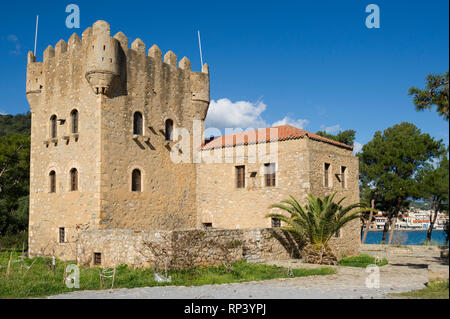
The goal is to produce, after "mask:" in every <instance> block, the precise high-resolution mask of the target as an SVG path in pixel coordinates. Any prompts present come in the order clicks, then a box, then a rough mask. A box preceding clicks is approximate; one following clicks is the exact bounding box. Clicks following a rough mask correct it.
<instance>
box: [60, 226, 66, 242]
mask: <svg viewBox="0 0 450 319" xmlns="http://www.w3.org/2000/svg"><path fill="white" fill-rule="evenodd" d="M59 242H60V243H64V242H66V230H65V229H64V227H60V228H59Z"/></svg>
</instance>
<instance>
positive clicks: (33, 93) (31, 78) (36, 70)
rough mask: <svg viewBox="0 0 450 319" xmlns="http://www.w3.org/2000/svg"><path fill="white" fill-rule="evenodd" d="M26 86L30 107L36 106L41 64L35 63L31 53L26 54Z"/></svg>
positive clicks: (38, 94)
mask: <svg viewBox="0 0 450 319" xmlns="http://www.w3.org/2000/svg"><path fill="white" fill-rule="evenodd" d="M27 62H28V63H27V85H26V94H27V99H28V103H29V104H30V107H31V108H33V106H34V105H36V104H37V101H38V99H39V96H40V94H41V91H42V89H43V86H42V63H39V62H36V57H35V56H34V54H33V52H31V51H30V52H28V56H27Z"/></svg>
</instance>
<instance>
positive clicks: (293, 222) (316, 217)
mask: <svg viewBox="0 0 450 319" xmlns="http://www.w3.org/2000/svg"><path fill="white" fill-rule="evenodd" d="M335 195H336V193H333V194H331V195H328V196H325V197H315V196H313V195H308V204H307V205H306V206H304V207H302V205H300V204H299V203H298V201H297V200H296V199H295V198H294V197H293V196H290V198H291V199H286V200H283V201H282V202H281V203H280V204H273V205H271V206H270V208H279V209H281V210H283V211H286V212H288V213H289V214H290V216H289V217H287V216H285V215H282V214H276V213H271V214H268V215H267V216H266V217H270V218H277V219H279V220H281V221H283V222H284V223H286V224H287V226H285V227H283V228H284V229H285V230H287V231H290V232H291V233H293V234H294V235H296V236H297V237H300V238H301V239H303V240H304V241H306V246H305V247H304V249H303V257H304V259H305V261H306V262H308V263H318V264H337V258H336V255H335V254H334V252H333V251H332V249H331V248H330V246H329V245H328V242H329V241H330V239H331V238H332V236H333V235H335V234H336V232H337V231H339V229H341V228H342V227H343V226H345V225H346V224H347V223H348V222H350V221H352V220H354V219H358V218H360V213H362V212H366V211H371V210H372V209H371V208H369V207H365V205H364V204H362V203H357V204H353V205H349V206H345V207H344V206H342V205H341V203H342V201H343V200H344V199H345V198H342V199H341V200H339V201H338V202H336V203H335V202H334V197H335Z"/></svg>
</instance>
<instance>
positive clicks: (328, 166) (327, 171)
mask: <svg viewBox="0 0 450 319" xmlns="http://www.w3.org/2000/svg"><path fill="white" fill-rule="evenodd" d="M330 171H331V163H327V162H325V163H324V165H323V176H324V178H323V186H324V187H326V188H330V187H331V183H330Z"/></svg>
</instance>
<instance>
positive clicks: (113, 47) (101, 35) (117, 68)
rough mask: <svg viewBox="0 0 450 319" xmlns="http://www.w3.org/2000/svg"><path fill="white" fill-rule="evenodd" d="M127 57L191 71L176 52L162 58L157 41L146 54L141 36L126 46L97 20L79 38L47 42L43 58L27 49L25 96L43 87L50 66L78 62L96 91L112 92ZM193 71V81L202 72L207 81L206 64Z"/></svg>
mask: <svg viewBox="0 0 450 319" xmlns="http://www.w3.org/2000/svg"><path fill="white" fill-rule="evenodd" d="M143 57H145V58H143ZM130 59H133V60H140V61H142V59H144V60H147V61H148V62H146V63H149V64H154V65H160V66H159V67H160V68H166V67H168V68H169V69H170V70H171V72H173V73H176V72H179V70H181V71H182V72H189V73H191V72H192V70H191V63H190V61H189V59H188V58H187V57H183V58H182V59H181V60H180V61H179V62H178V58H177V56H176V55H175V53H173V52H172V51H170V50H169V51H167V53H166V54H165V55H164V58H163V57H162V53H161V50H160V49H159V47H158V46H157V45H153V46H152V47H151V48H150V49H149V50H148V52H147V55H146V45H145V43H144V42H143V41H142V40H141V39H139V38H138V39H136V40H134V41H133V42H132V43H131V47H129V45H128V38H127V37H126V36H125V35H124V34H123V33H122V32H118V33H117V34H116V35H114V36H113V37H111V35H110V25H109V24H108V23H107V22H105V21H102V20H99V21H97V22H95V23H94V24H93V25H92V27H88V28H87V29H86V30H84V32H83V33H82V38H81V39H80V37H79V36H78V35H77V34H76V33H74V34H73V35H72V36H71V37H70V39H69V40H68V42H67V43H66V42H65V41H64V40H60V41H58V43H56V45H55V46H54V47H52V46H51V45H49V46H48V47H47V48H46V49H45V50H44V52H43V61H42V62H37V59H36V57H35V56H34V54H33V53H32V52H29V53H28V59H27V62H28V67H27V90H26V92H27V96H29V97H30V98H32V97H33V96H34V95H36V94H40V93H41V92H42V90H46V85H45V84H46V83H45V82H46V73H48V71H49V70H50V69H52V72H58V68H59V67H64V66H66V65H69V66H70V65H79V64H82V65H83V69H84V72H85V74H84V76H85V78H86V80H87V82H88V83H89V84H90V86H91V87H92V89H93V92H94V93H95V94H104V95H113V92H114V90H115V89H116V88H117V86H118V84H119V82H121V77H122V76H124V74H121V73H123V71H124V64H125V67H127V66H128V64H129V62H130V61H129V60H130ZM141 66H142V64H141ZM138 71H139V70H138ZM192 73H194V74H195V73H199V74H197V75H194V76H193V78H194V79H193V80H194V82H198V78H199V77H202V76H201V74H206V75H207V76H206V78H207V80H208V82H209V68H208V65H206V64H205V65H203V66H202V70H201V71H200V72H192ZM203 77H205V76H203ZM203 82H204V80H203ZM199 93H200V92H199ZM208 95H209V84H208ZM196 96H198V94H197V95H196ZM208 101H209V98H208Z"/></svg>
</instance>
